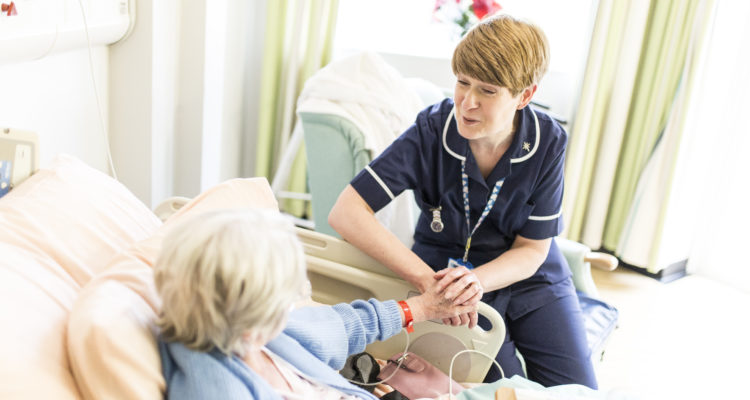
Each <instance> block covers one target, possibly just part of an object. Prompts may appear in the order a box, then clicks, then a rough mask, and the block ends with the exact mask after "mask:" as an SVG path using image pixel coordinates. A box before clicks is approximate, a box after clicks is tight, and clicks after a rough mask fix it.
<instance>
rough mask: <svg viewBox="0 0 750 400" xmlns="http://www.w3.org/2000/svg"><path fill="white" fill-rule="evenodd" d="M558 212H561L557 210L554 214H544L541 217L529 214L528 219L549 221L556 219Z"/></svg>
mask: <svg viewBox="0 0 750 400" xmlns="http://www.w3.org/2000/svg"><path fill="white" fill-rule="evenodd" d="M560 214H562V211H560V212H558V213H557V214H555V215H545V216H543V217H537V216H534V215H530V216H529V219H530V220H531V221H551V220H553V219H557V218H559V217H560Z"/></svg>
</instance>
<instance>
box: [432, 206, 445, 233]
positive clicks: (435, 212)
mask: <svg viewBox="0 0 750 400" xmlns="http://www.w3.org/2000/svg"><path fill="white" fill-rule="evenodd" d="M442 209H443V207H436V208H430V211H432V222H431V223H430V229H432V231H433V232H435V233H439V232H442V230H443V228H444V227H445V225H443V220H442V219H441V218H440V210H442Z"/></svg>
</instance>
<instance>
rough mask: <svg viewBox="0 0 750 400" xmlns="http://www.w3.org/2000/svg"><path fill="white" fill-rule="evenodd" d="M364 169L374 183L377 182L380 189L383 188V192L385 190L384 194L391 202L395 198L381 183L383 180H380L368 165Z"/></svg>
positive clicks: (383, 183)
mask: <svg viewBox="0 0 750 400" xmlns="http://www.w3.org/2000/svg"><path fill="white" fill-rule="evenodd" d="M365 169H366V170H367V172H369V173H370V175H372V177H373V178H375V181H376V182H378V184H379V185H380V187H382V188H383V190H385V193H386V194H387V195H388V197H390V198H391V200H393V199H395V198H396V197H395V196H394V195H393V192H391V189H388V186H386V185H385V182H383V180H382V179H380V177H379V176H378V174H376V173H375V171H373V170H372V168H370V166H369V165H365Z"/></svg>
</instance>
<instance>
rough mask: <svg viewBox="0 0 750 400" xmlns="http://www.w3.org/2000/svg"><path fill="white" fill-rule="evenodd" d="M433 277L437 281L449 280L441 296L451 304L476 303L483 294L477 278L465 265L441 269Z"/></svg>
mask: <svg viewBox="0 0 750 400" xmlns="http://www.w3.org/2000/svg"><path fill="white" fill-rule="evenodd" d="M434 278H435V279H436V280H438V281H439V282H444V281H450V286H447V285H446V286H445V290H444V292H443V296H444V297H445V299H446V300H451V301H453V304H456V305H458V304H462V305H477V304H478V303H479V301H480V300H481V299H482V296H483V295H484V288H483V287H482V283H481V282H479V278H477V275H476V274H475V273H474V272H473V271H471V270H469V269H467V268H466V267H456V268H444V269H441V270H440V271H438V272H436V273H435V275H434Z"/></svg>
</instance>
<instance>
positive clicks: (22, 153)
mask: <svg viewBox="0 0 750 400" xmlns="http://www.w3.org/2000/svg"><path fill="white" fill-rule="evenodd" d="M37 169H39V137H38V136H37V134H36V133H34V132H29V131H23V130H17V129H10V128H1V129H0V196H2V195H4V194H5V193H7V192H8V191H10V190H11V189H12V188H13V187H15V186H18V185H19V184H21V182H23V181H24V180H25V179H26V178H28V177H29V176H31V175H32V174H33V173H34V172H36V170H37Z"/></svg>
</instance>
